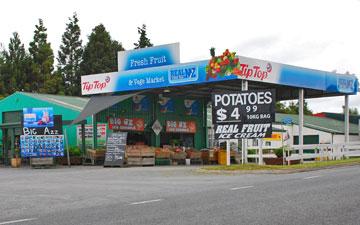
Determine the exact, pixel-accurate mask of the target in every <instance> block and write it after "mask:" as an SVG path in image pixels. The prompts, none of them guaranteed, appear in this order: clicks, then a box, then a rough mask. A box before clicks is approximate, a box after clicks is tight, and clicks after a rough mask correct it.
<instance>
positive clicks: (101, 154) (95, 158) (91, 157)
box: [83, 149, 105, 166]
mask: <svg viewBox="0 0 360 225" xmlns="http://www.w3.org/2000/svg"><path fill="white" fill-rule="evenodd" d="M104 160H105V150H96V149H87V150H86V152H85V155H84V158H83V165H93V166H94V165H99V164H103V163H104Z"/></svg>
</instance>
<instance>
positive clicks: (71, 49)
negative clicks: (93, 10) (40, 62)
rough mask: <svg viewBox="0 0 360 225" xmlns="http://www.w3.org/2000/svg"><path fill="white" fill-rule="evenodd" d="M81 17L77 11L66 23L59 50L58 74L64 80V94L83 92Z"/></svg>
mask: <svg viewBox="0 0 360 225" xmlns="http://www.w3.org/2000/svg"><path fill="white" fill-rule="evenodd" d="M78 22H79V19H78V18H77V15H76V13H74V14H73V16H72V18H69V22H68V23H67V24H66V30H65V32H64V34H63V35H62V44H61V45H60V51H58V58H57V61H58V68H57V70H58V75H60V76H61V78H62V81H63V82H64V90H62V92H64V94H66V95H71V96H74V95H75V96H79V95H80V94H81V87H80V82H81V75H80V63H81V60H82V54H83V49H82V40H81V39H80V34H81V32H80V27H79V25H78Z"/></svg>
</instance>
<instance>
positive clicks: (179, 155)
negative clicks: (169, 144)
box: [172, 152, 186, 160]
mask: <svg viewBox="0 0 360 225" xmlns="http://www.w3.org/2000/svg"><path fill="white" fill-rule="evenodd" d="M172 159H173V160H185V159H186V152H174V154H173V155H172Z"/></svg>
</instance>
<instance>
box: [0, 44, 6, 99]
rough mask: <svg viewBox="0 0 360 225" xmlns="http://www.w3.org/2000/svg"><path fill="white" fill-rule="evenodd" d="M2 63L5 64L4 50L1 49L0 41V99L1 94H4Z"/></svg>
mask: <svg viewBox="0 0 360 225" xmlns="http://www.w3.org/2000/svg"><path fill="white" fill-rule="evenodd" d="M4 65H5V56H4V50H3V49H2V44H1V43H0V99H2V98H3V96H4V95H5V87H4V80H3V68H4Z"/></svg>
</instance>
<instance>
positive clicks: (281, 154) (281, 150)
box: [273, 148, 283, 158]
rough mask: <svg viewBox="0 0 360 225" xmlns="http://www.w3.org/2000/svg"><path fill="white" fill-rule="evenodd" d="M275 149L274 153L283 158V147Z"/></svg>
mask: <svg viewBox="0 0 360 225" xmlns="http://www.w3.org/2000/svg"><path fill="white" fill-rule="evenodd" d="M273 151H274V154H275V155H276V156H277V157H278V158H282V157H283V149H282V148H275V149H274V150H273Z"/></svg>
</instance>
